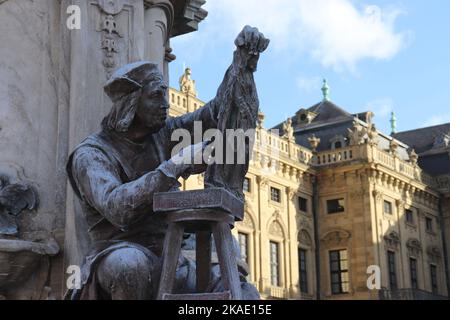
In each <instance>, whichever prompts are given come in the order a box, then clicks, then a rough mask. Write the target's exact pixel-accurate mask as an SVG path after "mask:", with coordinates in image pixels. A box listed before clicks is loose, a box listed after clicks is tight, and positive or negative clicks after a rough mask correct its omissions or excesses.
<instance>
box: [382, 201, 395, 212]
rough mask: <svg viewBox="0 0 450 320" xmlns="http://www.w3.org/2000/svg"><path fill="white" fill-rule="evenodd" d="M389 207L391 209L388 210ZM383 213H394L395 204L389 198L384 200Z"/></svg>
mask: <svg viewBox="0 0 450 320" xmlns="http://www.w3.org/2000/svg"><path fill="white" fill-rule="evenodd" d="M386 209H389V210H386ZM383 213H384V214H387V215H389V216H392V215H394V210H393V205H392V202H391V201H389V200H384V202H383Z"/></svg>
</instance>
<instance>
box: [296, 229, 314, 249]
mask: <svg viewBox="0 0 450 320" xmlns="http://www.w3.org/2000/svg"><path fill="white" fill-rule="evenodd" d="M297 240H298V243H299V244H300V245H301V246H306V247H312V245H313V241H312V238H311V236H310V235H309V232H308V231H306V230H305V229H302V230H300V232H299V233H298V237H297Z"/></svg>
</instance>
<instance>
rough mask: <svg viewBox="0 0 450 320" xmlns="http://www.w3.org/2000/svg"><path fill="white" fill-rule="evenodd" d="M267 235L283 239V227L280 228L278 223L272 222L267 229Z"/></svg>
mask: <svg viewBox="0 0 450 320" xmlns="http://www.w3.org/2000/svg"><path fill="white" fill-rule="evenodd" d="M269 234H270V235H272V236H276V237H279V238H283V237H284V233H283V227H282V226H281V224H280V223H279V222H278V221H274V222H272V224H271V225H270V227H269Z"/></svg>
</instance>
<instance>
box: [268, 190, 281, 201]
mask: <svg viewBox="0 0 450 320" xmlns="http://www.w3.org/2000/svg"><path fill="white" fill-rule="evenodd" d="M270 199H272V201H275V202H281V191H280V189H277V188H274V187H271V188H270Z"/></svg>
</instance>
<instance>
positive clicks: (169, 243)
mask: <svg viewBox="0 0 450 320" xmlns="http://www.w3.org/2000/svg"><path fill="white" fill-rule="evenodd" d="M183 232H184V228H183V227H182V226H181V225H179V224H177V223H170V224H169V228H168V231H167V234H166V237H165V238H164V249H163V257H162V258H163V264H162V270H161V279H160V281H159V289H158V295H157V298H156V299H157V300H162V299H163V297H164V294H165V293H172V290H173V285H174V282H175V274H176V271H177V266H178V258H179V256H180V251H181V243H182V241H183Z"/></svg>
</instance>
